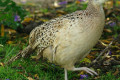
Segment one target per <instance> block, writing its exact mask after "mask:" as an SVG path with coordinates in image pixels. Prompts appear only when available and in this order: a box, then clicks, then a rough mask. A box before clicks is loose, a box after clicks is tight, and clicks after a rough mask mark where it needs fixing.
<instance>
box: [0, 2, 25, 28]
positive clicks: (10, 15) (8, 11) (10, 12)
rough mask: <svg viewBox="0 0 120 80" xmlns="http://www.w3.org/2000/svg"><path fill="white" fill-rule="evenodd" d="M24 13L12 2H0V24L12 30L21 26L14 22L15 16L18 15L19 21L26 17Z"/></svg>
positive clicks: (18, 22)
mask: <svg viewBox="0 0 120 80" xmlns="http://www.w3.org/2000/svg"><path fill="white" fill-rule="evenodd" d="M26 13H27V12H26V11H25V10H24V9H23V8H22V7H20V6H18V5H16V3H15V2H14V1H12V0H0V24H4V25H6V26H8V27H11V28H13V29H17V27H19V26H21V27H22V25H21V23H20V21H15V16H16V15H18V16H19V17H20V19H21V21H22V20H23V19H24V17H25V16H26Z"/></svg>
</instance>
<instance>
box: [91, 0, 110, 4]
mask: <svg viewBox="0 0 120 80" xmlns="http://www.w3.org/2000/svg"><path fill="white" fill-rule="evenodd" d="M89 1H91V2H92V3H93V4H94V5H101V4H103V3H105V2H106V1H108V0H89Z"/></svg>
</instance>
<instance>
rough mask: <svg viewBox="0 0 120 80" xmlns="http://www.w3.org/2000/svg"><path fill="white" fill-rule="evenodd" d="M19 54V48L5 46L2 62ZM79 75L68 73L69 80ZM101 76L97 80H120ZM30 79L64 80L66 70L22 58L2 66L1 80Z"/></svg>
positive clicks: (91, 77)
mask: <svg viewBox="0 0 120 80" xmlns="http://www.w3.org/2000/svg"><path fill="white" fill-rule="evenodd" d="M17 52H19V46H12V45H5V46H4V47H3V48H0V62H6V61H8V60H9V58H10V57H11V56H14V55H15V54H16V53H17ZM78 73H79V72H72V71H68V77H69V80H79V79H80V76H79V75H78ZM101 74H102V75H101ZM101 74H100V78H98V79H96V80H111V79H112V80H120V78H118V79H117V78H116V77H115V76H114V75H112V73H111V72H110V73H108V74H107V75H104V73H101ZM35 75H38V76H39V79H36V76H35ZM28 77H31V78H33V79H36V80H64V70H63V69H62V68H60V67H59V66H56V65H54V64H51V63H49V62H47V61H46V60H42V59H40V60H39V61H35V60H32V59H30V58H21V59H19V60H16V61H15V62H13V63H12V64H10V65H6V66H0V79H2V80H6V79H10V80H16V79H17V80H28ZM93 78H94V76H90V75H89V80H93Z"/></svg>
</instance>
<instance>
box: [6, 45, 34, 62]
mask: <svg viewBox="0 0 120 80" xmlns="http://www.w3.org/2000/svg"><path fill="white" fill-rule="evenodd" d="M32 52H33V49H32V48H31V46H30V45H29V46H27V47H26V48H25V49H24V50H22V51H20V52H19V53H18V54H17V55H16V56H14V57H12V58H11V59H10V60H9V61H8V62H6V63H5V64H10V63H12V62H13V61H15V60H17V59H19V58H21V57H25V56H27V55H30V54H31V53H32Z"/></svg>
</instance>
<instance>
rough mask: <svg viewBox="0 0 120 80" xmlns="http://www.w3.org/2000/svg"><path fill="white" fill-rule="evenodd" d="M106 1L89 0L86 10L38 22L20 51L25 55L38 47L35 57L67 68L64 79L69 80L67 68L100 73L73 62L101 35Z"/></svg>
mask: <svg viewBox="0 0 120 80" xmlns="http://www.w3.org/2000/svg"><path fill="white" fill-rule="evenodd" d="M106 1H107V0H89V1H88V6H87V8H86V9H85V10H78V11H75V12H73V13H70V14H66V15H63V16H61V17H58V18H54V19H51V20H50V21H48V22H45V23H43V24H42V25H39V26H38V27H36V28H35V29H33V30H32V31H31V32H30V35H29V45H28V46H27V47H26V48H25V49H24V50H23V51H21V52H20V54H18V55H21V56H22V57H24V56H26V55H28V54H30V53H31V52H33V51H36V52H37V56H36V58H41V57H43V58H46V59H48V61H50V62H51V63H54V64H56V65H59V66H60V67H61V68H64V72H65V77H64V78H65V80H68V76H67V71H68V70H70V71H81V70H84V71H86V72H87V73H89V74H91V75H98V74H97V72H95V71H93V70H91V69H90V68H87V67H78V68H76V67H75V66H74V65H75V63H76V62H78V61H80V60H82V59H83V58H85V57H86V56H87V55H88V54H89V53H90V51H91V49H92V48H93V47H94V46H95V44H96V43H97V42H98V40H99V38H100V37H101V35H102V32H103V29H104V24H105V14H104V10H103V3H105V2H106ZM17 57H18V56H17ZM17 57H16V58H17ZM16 58H15V57H14V59H16Z"/></svg>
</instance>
